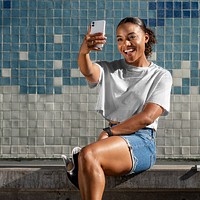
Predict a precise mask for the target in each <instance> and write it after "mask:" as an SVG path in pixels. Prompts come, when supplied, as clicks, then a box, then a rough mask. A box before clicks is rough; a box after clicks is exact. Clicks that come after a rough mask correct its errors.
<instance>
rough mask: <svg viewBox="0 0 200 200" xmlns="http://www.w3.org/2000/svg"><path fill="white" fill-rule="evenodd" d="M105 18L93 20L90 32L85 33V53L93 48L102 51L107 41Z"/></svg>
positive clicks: (83, 45)
mask: <svg viewBox="0 0 200 200" xmlns="http://www.w3.org/2000/svg"><path fill="white" fill-rule="evenodd" d="M105 25H106V22H105V20H98V21H92V22H91V24H90V26H89V28H88V32H87V34H86V35H85V38H84V41H83V44H82V46H81V52H82V53H84V54H87V53H89V52H90V51H91V50H95V51H101V50H102V48H103V46H104V44H105V43H106V39H107V38H106V37H105Z"/></svg>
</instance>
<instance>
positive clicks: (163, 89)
mask: <svg viewBox="0 0 200 200" xmlns="http://www.w3.org/2000/svg"><path fill="white" fill-rule="evenodd" d="M171 87H172V76H171V74H170V72H169V71H166V73H165V74H164V75H163V76H162V77H161V78H160V80H159V81H158V83H157V84H156V86H155V88H154V89H153V91H152V92H151V94H150V96H149V98H148V99H147V102H146V103H156V104H158V105H160V106H161V107H162V108H163V109H164V112H163V114H162V115H163V116H166V115H168V113H169V111H170V96H171Z"/></svg>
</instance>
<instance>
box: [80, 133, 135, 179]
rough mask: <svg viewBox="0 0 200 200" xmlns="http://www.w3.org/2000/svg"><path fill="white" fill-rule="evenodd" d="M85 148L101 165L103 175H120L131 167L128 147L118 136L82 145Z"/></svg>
mask: <svg viewBox="0 0 200 200" xmlns="http://www.w3.org/2000/svg"><path fill="white" fill-rule="evenodd" d="M85 150H86V152H87V151H89V152H92V155H93V157H94V159H95V160H97V161H98V163H99V164H100V165H101V166H102V168H103V170H104V173H105V175H108V176H115V175H122V174H126V173H128V172H129V171H130V170H131V169H132V158H131V154H130V151H129V147H128V145H127V143H126V141H125V140H124V139H123V138H121V137H119V136H113V137H109V138H107V139H103V140H99V141H97V142H95V143H92V144H90V145H88V146H86V147H84V151H85Z"/></svg>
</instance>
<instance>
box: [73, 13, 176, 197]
mask: <svg viewBox="0 0 200 200" xmlns="http://www.w3.org/2000/svg"><path fill="white" fill-rule="evenodd" d="M116 38H117V46H118V50H119V52H120V53H121V55H122V56H123V57H124V58H123V59H120V60H115V61H112V62H106V61H100V62H96V63H93V62H92V61H91V59H90V55H89V54H90V51H99V50H101V49H98V48H97V47H96V45H97V44H105V43H106V37H105V36H104V35H103V34H102V33H97V34H90V28H89V30H88V33H87V35H86V36H85V38H84V41H83V43H82V45H81V47H80V51H79V56H78V65H79V67H80V71H81V72H82V74H83V75H84V76H85V78H86V79H87V81H88V83H89V86H90V87H91V88H93V87H96V86H99V97H98V101H97V105H96V110H97V111H98V112H99V113H101V114H102V116H103V117H104V118H105V119H106V120H108V122H109V127H107V128H104V129H103V131H102V132H101V133H100V135H99V139H98V141H97V142H95V143H92V144H89V145H87V146H85V147H84V148H82V149H81V150H80V149H79V150H78V152H79V151H80V152H79V154H74V155H76V156H77V159H78V171H77V172H76V173H78V186H79V189H80V193H81V198H82V199H83V200H100V199H102V196H103V191H104V188H105V177H106V176H116V175H128V174H132V173H139V172H142V171H145V170H147V169H149V168H150V167H151V166H152V165H153V164H154V163H155V160H156V147H155V133H156V130H157V124H158V118H159V117H160V116H161V115H167V114H168V112H169V106H170V91H171V85H172V77H171V75H170V73H169V72H168V71H167V70H165V69H163V68H161V67H159V66H157V65H156V64H154V63H153V62H150V61H148V57H149V56H150V55H151V53H152V45H153V44H155V43H156V39H155V35H154V33H153V32H152V31H151V30H150V29H149V28H146V26H145V24H144V22H143V21H142V20H141V19H139V18H137V17H127V18H125V19H123V20H122V21H121V22H120V23H119V24H118V26H117V29H116ZM75 165H76V164H75ZM76 167H77V166H76ZM72 172H73V170H72ZM74 172H75V170H74Z"/></svg>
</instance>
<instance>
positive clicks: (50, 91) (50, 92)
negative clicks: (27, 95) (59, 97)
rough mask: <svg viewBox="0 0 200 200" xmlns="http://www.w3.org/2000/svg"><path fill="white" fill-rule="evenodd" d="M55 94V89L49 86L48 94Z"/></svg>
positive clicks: (47, 88)
mask: <svg viewBox="0 0 200 200" xmlns="http://www.w3.org/2000/svg"><path fill="white" fill-rule="evenodd" d="M53 93H54V87H53V86H47V87H46V94H53Z"/></svg>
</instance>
